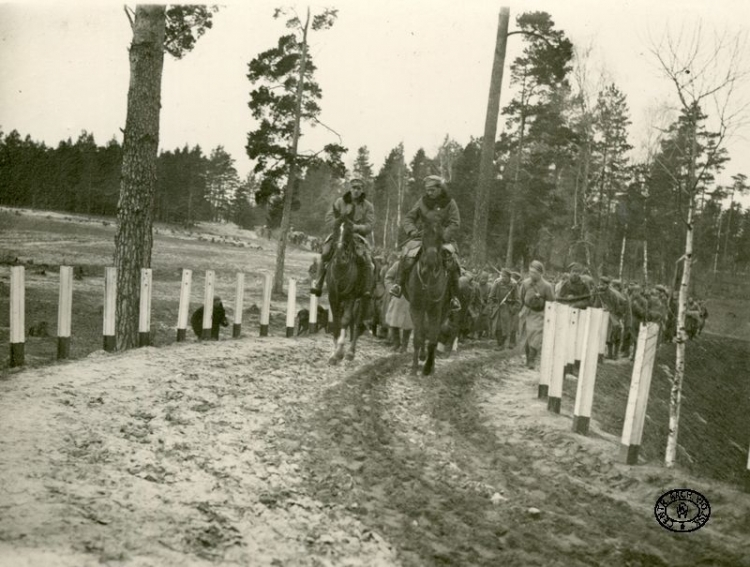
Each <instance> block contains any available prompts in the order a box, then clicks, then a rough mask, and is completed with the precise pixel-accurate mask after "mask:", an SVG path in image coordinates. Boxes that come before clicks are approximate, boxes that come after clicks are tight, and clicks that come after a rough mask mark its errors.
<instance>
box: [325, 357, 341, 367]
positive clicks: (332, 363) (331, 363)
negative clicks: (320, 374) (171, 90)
mask: <svg viewBox="0 0 750 567" xmlns="http://www.w3.org/2000/svg"><path fill="white" fill-rule="evenodd" d="M339 360H340V359H339V357H337V356H332V357H330V358H329V359H328V365H329V366H336V365H337V364H338V363H339Z"/></svg>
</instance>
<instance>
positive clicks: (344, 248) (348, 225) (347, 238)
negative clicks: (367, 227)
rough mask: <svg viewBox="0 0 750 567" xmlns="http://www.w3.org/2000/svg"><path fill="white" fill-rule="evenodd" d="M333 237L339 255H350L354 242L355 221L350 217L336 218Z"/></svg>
mask: <svg viewBox="0 0 750 567" xmlns="http://www.w3.org/2000/svg"><path fill="white" fill-rule="evenodd" d="M333 238H334V240H333V242H334V246H335V249H336V254H337V256H339V257H340V256H343V255H348V254H347V253H348V251H349V250H350V249H351V248H352V245H353V243H354V223H353V222H352V220H351V219H350V218H349V217H347V216H341V217H339V218H338V219H336V222H335V224H334V228H333Z"/></svg>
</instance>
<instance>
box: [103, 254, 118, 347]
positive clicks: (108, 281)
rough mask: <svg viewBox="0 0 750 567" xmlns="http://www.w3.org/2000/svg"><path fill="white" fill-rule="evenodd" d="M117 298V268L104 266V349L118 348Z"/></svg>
mask: <svg viewBox="0 0 750 567" xmlns="http://www.w3.org/2000/svg"><path fill="white" fill-rule="evenodd" d="M116 299H117V268H104V331H103V333H102V334H103V335H104V350H106V351H107V352H113V351H114V350H115V349H116V348H117V337H116V336H115V306H116Z"/></svg>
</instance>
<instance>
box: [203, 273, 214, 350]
mask: <svg viewBox="0 0 750 567" xmlns="http://www.w3.org/2000/svg"><path fill="white" fill-rule="evenodd" d="M214 277H215V274H214V271H213V270H206V284H205V286H204V287H203V328H202V330H201V340H204V341H207V340H209V339H210V338H211V327H212V326H213V321H214Z"/></svg>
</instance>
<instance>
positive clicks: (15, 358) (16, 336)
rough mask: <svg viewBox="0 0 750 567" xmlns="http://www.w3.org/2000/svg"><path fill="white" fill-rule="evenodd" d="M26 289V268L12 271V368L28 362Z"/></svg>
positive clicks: (12, 269) (20, 267) (16, 267)
mask: <svg viewBox="0 0 750 567" xmlns="http://www.w3.org/2000/svg"><path fill="white" fill-rule="evenodd" d="M25 301H26V287H25V278H24V267H23V266H13V267H12V268H11V269H10V367H11V368H15V367H17V366H23V365H24V364H25V362H26V354H25V338H24V327H25V325H26V312H25Z"/></svg>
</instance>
